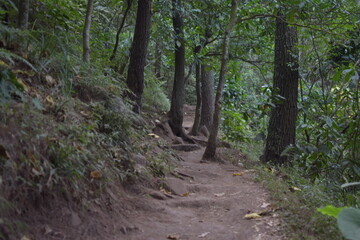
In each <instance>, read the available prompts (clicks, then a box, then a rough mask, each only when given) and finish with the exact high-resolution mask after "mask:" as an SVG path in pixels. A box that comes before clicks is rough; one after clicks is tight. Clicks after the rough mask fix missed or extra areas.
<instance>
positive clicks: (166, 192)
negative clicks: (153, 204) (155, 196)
mask: <svg viewBox="0 0 360 240" xmlns="http://www.w3.org/2000/svg"><path fill="white" fill-rule="evenodd" d="M160 192H162V193H165V194H169V195H171V194H172V192H169V191H166V190H165V189H164V188H162V187H161V188H160Z"/></svg>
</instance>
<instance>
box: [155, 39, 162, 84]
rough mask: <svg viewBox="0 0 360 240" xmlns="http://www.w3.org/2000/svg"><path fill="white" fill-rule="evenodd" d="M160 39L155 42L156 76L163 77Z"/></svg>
mask: <svg viewBox="0 0 360 240" xmlns="http://www.w3.org/2000/svg"><path fill="white" fill-rule="evenodd" d="M160 44H161V43H160V39H157V41H156V43H155V76H156V78H157V79H161V56H162V52H161V48H160Z"/></svg>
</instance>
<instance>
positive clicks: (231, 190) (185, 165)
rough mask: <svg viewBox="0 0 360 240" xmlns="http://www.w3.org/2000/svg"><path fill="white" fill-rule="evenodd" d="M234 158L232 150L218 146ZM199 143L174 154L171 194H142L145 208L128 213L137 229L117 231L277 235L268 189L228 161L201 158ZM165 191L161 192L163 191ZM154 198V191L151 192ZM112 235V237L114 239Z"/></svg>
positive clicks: (243, 239)
mask: <svg viewBox="0 0 360 240" xmlns="http://www.w3.org/2000/svg"><path fill="white" fill-rule="evenodd" d="M185 111H186V115H185V119H184V127H185V128H186V129H188V128H189V127H190V126H191V124H192V122H193V117H194V116H193V108H192V107H190V108H189V107H188V108H187V109H186V110H185ZM220 150H222V151H224V152H226V154H225V155H228V156H230V157H232V158H235V159H240V158H241V155H234V154H236V153H238V154H239V152H237V151H236V150H232V149H220ZM203 152H204V147H201V149H198V150H195V151H190V152H184V151H178V152H177V153H178V155H179V156H180V157H181V158H182V159H183V160H184V161H181V162H180V163H179V165H178V166H177V168H176V171H177V172H178V173H181V175H182V176H183V177H182V179H179V178H170V180H165V182H169V185H170V190H171V191H173V192H175V193H177V195H176V194H174V193H172V194H171V195H170V196H171V197H170V196H169V197H170V198H167V197H165V198H163V197H160V199H158V200H157V199H154V198H148V199H144V201H147V203H146V205H147V204H148V203H150V205H151V206H152V207H151V209H148V210H139V211H135V212H133V213H132V214H131V215H132V217H131V222H133V224H134V226H136V231H131V232H129V233H127V234H125V235H122V237H121V238H119V239H127V240H161V239H179V240H195V239H208V240H273V239H274V240H275V239H276V240H279V239H284V237H283V236H281V231H280V219H279V218H278V216H277V214H276V212H272V211H269V209H271V207H272V205H271V202H270V200H269V194H268V193H267V192H266V190H265V189H264V188H263V187H262V186H261V184H260V183H258V182H255V181H254V172H253V171H251V170H246V169H244V168H243V167H240V166H235V165H234V164H231V163H229V162H226V163H224V164H218V163H212V162H211V163H210V162H206V163H201V162H200V160H201V157H202V154H203ZM163 192H165V195H166V191H163ZM154 196H155V198H156V195H154ZM262 211H264V212H269V214H266V215H265V216H263V217H262V218H258V219H251V220H248V219H244V216H245V215H246V214H249V213H255V212H256V213H259V212H262ZM115 239H116V238H115Z"/></svg>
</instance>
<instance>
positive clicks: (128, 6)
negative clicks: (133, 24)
mask: <svg viewBox="0 0 360 240" xmlns="http://www.w3.org/2000/svg"><path fill="white" fill-rule="evenodd" d="M131 5H132V0H128V1H127V6H126V9H125V12H124V16H123V18H122V19H121V23H120V26H119V28H118V30H117V32H116V37H115V46H114V49H113V52H112V54H111V56H110V61H112V60H114V58H115V56H116V52H117V49H118V47H119V38H120V33H121V31H122V29H123V27H124V25H125V20H126V17H127V15H128V13H129V10H130V8H131Z"/></svg>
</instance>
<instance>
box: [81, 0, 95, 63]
mask: <svg viewBox="0 0 360 240" xmlns="http://www.w3.org/2000/svg"><path fill="white" fill-rule="evenodd" d="M93 6H94V0H88V2H87V7H86V16H85V24H84V29H83V61H84V62H87V63H89V62H90V27H91V15H92V10H93Z"/></svg>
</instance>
